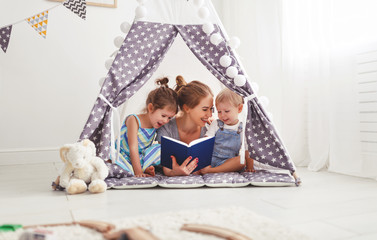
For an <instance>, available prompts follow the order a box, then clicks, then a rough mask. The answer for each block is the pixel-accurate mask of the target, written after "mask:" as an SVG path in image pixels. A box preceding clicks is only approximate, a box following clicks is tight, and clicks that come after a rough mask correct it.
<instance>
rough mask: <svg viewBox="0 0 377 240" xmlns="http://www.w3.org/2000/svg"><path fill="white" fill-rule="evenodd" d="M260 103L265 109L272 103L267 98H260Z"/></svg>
mask: <svg viewBox="0 0 377 240" xmlns="http://www.w3.org/2000/svg"><path fill="white" fill-rule="evenodd" d="M259 102H260V103H261V104H262V105H263V107H265V108H266V107H267V106H268V104H269V103H270V100H269V99H268V97H266V96H261V97H259Z"/></svg>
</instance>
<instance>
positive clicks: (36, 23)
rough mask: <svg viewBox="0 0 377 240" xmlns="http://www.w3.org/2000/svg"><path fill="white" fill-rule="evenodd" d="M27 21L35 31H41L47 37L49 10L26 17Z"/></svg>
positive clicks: (40, 33)
mask: <svg viewBox="0 0 377 240" xmlns="http://www.w3.org/2000/svg"><path fill="white" fill-rule="evenodd" d="M26 20H27V22H28V23H29V24H30V26H32V27H33V28H34V29H35V31H37V32H38V33H39V35H41V36H42V37H44V38H46V34H47V22H48V10H47V11H45V12H42V13H39V14H37V15H35V16H33V17H31V18H28V19H26Z"/></svg>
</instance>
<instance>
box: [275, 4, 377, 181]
mask: <svg viewBox="0 0 377 240" xmlns="http://www.w3.org/2000/svg"><path fill="white" fill-rule="evenodd" d="M376 10H377V3H376V2H375V1H371V0H361V1H356V0H345V1H341V0H290V1H284V0H282V1H281V29H282V39H281V41H282V74H283V79H282V80H283V82H284V84H283V86H284V87H283V92H284V101H285V104H284V109H285V110H284V111H283V112H289V113H290V114H289V117H284V118H283V119H284V123H283V130H284V131H285V133H286V132H287V131H292V134H291V135H293V137H292V138H291V139H288V144H289V145H290V146H289V149H291V150H293V151H292V152H293V154H295V156H294V157H295V159H296V160H299V161H298V164H299V165H300V164H302V165H304V166H306V165H307V166H308V168H309V169H310V170H313V171H318V170H321V169H323V168H327V169H328V170H329V171H333V172H338V173H343V174H349V175H355V176H361V177H370V178H376V177H377V149H376V148H374V150H373V147H371V145H373V144H374V145H375V146H376V147H377V142H376V139H377V136H375V135H376V133H375V130H373V128H376V126H375V125H377V124H376V121H377V119H374V120H371V119H368V120H369V121H371V122H372V123H371V124H370V125H373V124H374V125H373V126H371V131H369V132H368V133H367V134H368V136H367V138H368V139H367V141H368V143H367V144H368V147H369V149H368V152H365V149H364V148H365V146H366V145H367V144H365V139H363V138H365V136H363V133H362V132H363V131H362V123H361V122H362V116H361V114H360V113H361V110H362V107H361V106H360V104H359V102H360V96H359V95H360V94H359V93H360V81H359V79H360V77H359V76H357V74H358V72H360V71H359V69H358V68H360V65H357V58H359V56H360V52H363V49H365V46H366V45H368V46H370V45H371V46H372V47H371V49H369V50H372V51H377V44H376V42H377V41H376V40H377V38H376V36H377V31H376V30H375V29H376V28H375V26H374V25H375V23H376V20H377V17H376V16H375V14H372V12H375V11H376ZM373 42H374V44H373ZM370 43H372V44H370ZM376 59H377V57H376ZM369 60H370V61H371V59H369ZM374 80H377V79H374ZM371 87H373V86H372V85H371ZM369 90H373V89H369ZM374 90H377V88H375V89H374ZM374 100H377V97H376V99H374ZM368 110H371V112H373V111H376V109H374V110H373V109H368ZM372 115H373V113H372V114H370V116H371V117H372ZM373 121H374V122H373ZM376 129H377V128H376ZM286 134H287V133H286ZM364 135H365V134H364ZM372 135H373V136H372ZM300 160H302V161H300Z"/></svg>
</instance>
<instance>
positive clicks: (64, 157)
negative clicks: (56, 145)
mask: <svg viewBox="0 0 377 240" xmlns="http://www.w3.org/2000/svg"><path fill="white" fill-rule="evenodd" d="M69 148H70V146H68V145H64V146H63V147H61V148H60V158H61V159H62V160H63V162H65V163H66V162H67V161H68V160H67V152H68V151H69Z"/></svg>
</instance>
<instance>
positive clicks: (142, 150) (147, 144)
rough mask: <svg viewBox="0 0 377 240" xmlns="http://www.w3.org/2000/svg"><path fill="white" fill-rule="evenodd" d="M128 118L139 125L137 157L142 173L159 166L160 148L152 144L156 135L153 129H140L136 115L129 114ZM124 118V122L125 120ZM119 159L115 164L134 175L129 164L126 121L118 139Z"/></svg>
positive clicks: (158, 145)
mask: <svg viewBox="0 0 377 240" xmlns="http://www.w3.org/2000/svg"><path fill="white" fill-rule="evenodd" d="M130 116H134V117H135V118H136V119H137V122H138V123H139V130H138V133H137V140H138V143H139V144H138V145H139V156H140V164H141V168H142V170H143V172H144V171H145V169H146V168H148V167H149V166H152V165H159V164H160V162H161V161H160V154H161V148H160V144H153V140H154V138H155V135H156V129H155V128H141V127H140V126H141V124H140V119H139V117H138V116H137V115H135V114H131V115H129V116H127V118H128V117H130ZM127 118H126V120H127ZM119 152H120V154H119V159H118V161H116V162H115V163H116V164H117V165H118V166H120V167H122V168H123V169H124V170H126V171H128V172H130V173H132V174H134V171H133V168H132V164H131V157H130V148H129V145H128V138H127V126H126V121H124V124H123V126H122V129H121V138H120V150H119Z"/></svg>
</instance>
